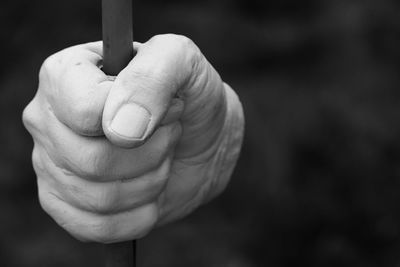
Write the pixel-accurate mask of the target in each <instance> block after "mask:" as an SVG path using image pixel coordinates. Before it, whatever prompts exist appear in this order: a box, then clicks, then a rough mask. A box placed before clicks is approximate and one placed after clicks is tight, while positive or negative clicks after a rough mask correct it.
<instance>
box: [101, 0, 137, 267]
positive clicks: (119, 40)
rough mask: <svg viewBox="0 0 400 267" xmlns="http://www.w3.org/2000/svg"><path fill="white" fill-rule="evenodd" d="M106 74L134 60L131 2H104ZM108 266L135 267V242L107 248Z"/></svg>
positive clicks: (112, 245)
mask: <svg viewBox="0 0 400 267" xmlns="http://www.w3.org/2000/svg"><path fill="white" fill-rule="evenodd" d="M102 10H103V71H104V72H105V73H106V74H107V75H111V76H116V75H118V73H119V72H120V71H121V70H122V69H124V68H125V67H126V66H127V65H128V63H129V62H130V61H131V60H132V58H133V55H134V52H133V29H132V0H102ZM105 257H106V261H105V266H106V267H132V266H133V267H135V266H136V242H135V241H129V242H122V243H116V244H110V245H105Z"/></svg>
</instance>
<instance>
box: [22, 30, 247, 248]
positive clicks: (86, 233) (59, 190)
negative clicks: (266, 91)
mask: <svg viewBox="0 0 400 267" xmlns="http://www.w3.org/2000/svg"><path fill="white" fill-rule="evenodd" d="M134 49H135V50H136V51H137V55H136V57H135V58H134V59H133V60H132V61H131V62H130V64H129V65H128V66H127V67H126V68H125V69H124V70H123V71H122V72H121V73H120V74H119V75H118V76H116V77H109V76H107V75H105V74H104V73H103V72H102V70H101V64H102V44H101V42H97V43H89V44H84V45H78V46H75V47H72V48H68V49H66V50H63V51H61V52H59V53H57V54H55V55H53V56H51V57H49V58H48V59H47V60H46V61H45V62H44V64H43V66H42V68H41V71H40V84H39V89H38V91H37V94H36V96H35V98H34V99H33V100H32V102H31V103H30V104H29V105H28V106H27V107H26V109H25V111H24V114H23V121H24V124H25V126H26V128H27V129H28V131H29V132H30V133H31V135H32V136H33V139H34V144H35V145H34V150H33V156H32V158H33V166H34V168H35V171H36V174H37V180H38V188H39V199H40V203H41V205H42V207H43V208H44V210H45V211H46V212H47V213H49V214H50V216H52V217H53V218H54V220H56V221H57V223H58V224H59V225H61V226H62V227H63V228H65V229H66V230H67V231H68V232H70V233H71V234H72V235H73V236H75V237H76V238H78V239H80V240H83V241H96V242H102V243H112V242H120V241H125V240H131V239H137V238H140V237H142V236H144V235H145V234H146V233H148V232H149V231H150V230H151V229H152V228H154V227H155V226H157V225H161V224H164V223H167V222H170V221H174V220H177V219H179V218H182V217H184V216H186V215H187V214H189V213H190V212H191V211H193V210H194V209H195V208H197V207H198V206H200V205H201V204H203V203H205V202H207V201H209V200H210V199H212V198H213V197H215V196H216V195H218V194H219V193H220V192H221V191H222V190H223V189H224V188H225V186H226V185H227V183H228V181H229V178H230V176H231V173H232V171H233V169H234V166H235V163H236V160H237V158H238V154H239V151H240V147H241V142H242V138H243V131H244V129H243V127H244V117H243V111H242V106H241V104H240V102H239V99H238V97H237V96H236V94H235V93H234V92H233V90H232V89H231V88H230V87H229V86H228V85H226V84H225V83H223V81H222V80H221V78H220V77H219V75H218V73H217V72H216V71H215V70H214V69H213V67H212V66H211V65H210V64H209V63H208V62H207V60H206V59H205V57H204V56H203V55H202V54H201V52H200V50H199V49H198V48H197V47H196V46H195V44H193V42H192V41H190V40H189V39H187V38H185V37H182V36H177V35H160V36H156V37H153V38H152V39H151V40H149V41H148V42H146V43H144V44H140V43H135V44H134Z"/></svg>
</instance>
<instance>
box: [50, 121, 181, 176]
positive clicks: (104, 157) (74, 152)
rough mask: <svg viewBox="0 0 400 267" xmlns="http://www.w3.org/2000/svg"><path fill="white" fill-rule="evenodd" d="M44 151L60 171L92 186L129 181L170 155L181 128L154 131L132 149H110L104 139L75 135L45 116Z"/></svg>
mask: <svg viewBox="0 0 400 267" xmlns="http://www.w3.org/2000/svg"><path fill="white" fill-rule="evenodd" d="M45 127H46V128H47V135H48V137H49V138H47V140H46V141H47V143H46V144H45V147H46V150H47V152H48V153H49V155H50V157H51V158H52V159H53V161H54V162H55V163H56V165H57V166H58V167H60V168H64V169H65V170H66V171H68V172H71V173H73V174H74V175H77V176H79V177H82V178H84V179H87V180H91V181H95V182H100V181H102V182H108V181H115V180H121V179H132V178H134V177H137V176H141V175H143V174H144V173H147V172H149V171H151V170H154V169H156V168H157V167H158V166H160V165H161V164H162V162H163V161H164V160H165V159H166V157H167V156H168V154H169V153H170V152H171V151H173V149H174V148H175V146H176V143H177V142H178V140H179V138H180V136H181V133H182V128H181V125H180V123H178V122H175V123H173V124H168V125H165V126H162V127H160V128H158V129H157V131H156V132H155V133H154V135H153V136H152V137H151V138H150V139H149V140H148V141H147V142H146V144H145V145H143V146H141V147H139V148H136V149H124V148H121V147H117V146H114V145H113V144H112V143H110V142H109V141H108V140H107V139H106V138H104V137H96V138H94V137H86V136H81V135H77V134H75V133H74V132H73V131H71V130H70V129H69V128H68V127H66V126H65V125H63V124H62V123H60V122H58V121H57V119H56V118H55V117H54V116H53V117H52V116H51V114H49V116H48V119H47V124H46V126H45Z"/></svg>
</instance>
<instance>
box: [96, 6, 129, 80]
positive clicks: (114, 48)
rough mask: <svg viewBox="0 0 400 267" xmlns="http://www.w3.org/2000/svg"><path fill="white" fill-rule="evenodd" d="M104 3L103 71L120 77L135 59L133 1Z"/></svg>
mask: <svg viewBox="0 0 400 267" xmlns="http://www.w3.org/2000/svg"><path fill="white" fill-rule="evenodd" d="M102 1H103V58H104V59H103V60H104V61H103V70H104V72H105V73H106V74H108V75H118V73H119V72H120V71H121V70H122V69H124V68H125V67H126V66H127V65H128V63H129V62H130V61H131V60H132V58H133V29H132V0H102Z"/></svg>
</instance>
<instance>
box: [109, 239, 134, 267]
mask: <svg viewBox="0 0 400 267" xmlns="http://www.w3.org/2000/svg"><path fill="white" fill-rule="evenodd" d="M135 243H136V242H135V241H128V242H122V243H115V244H109V245H105V257H106V263H105V266H106V267H131V266H136V244H135Z"/></svg>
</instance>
